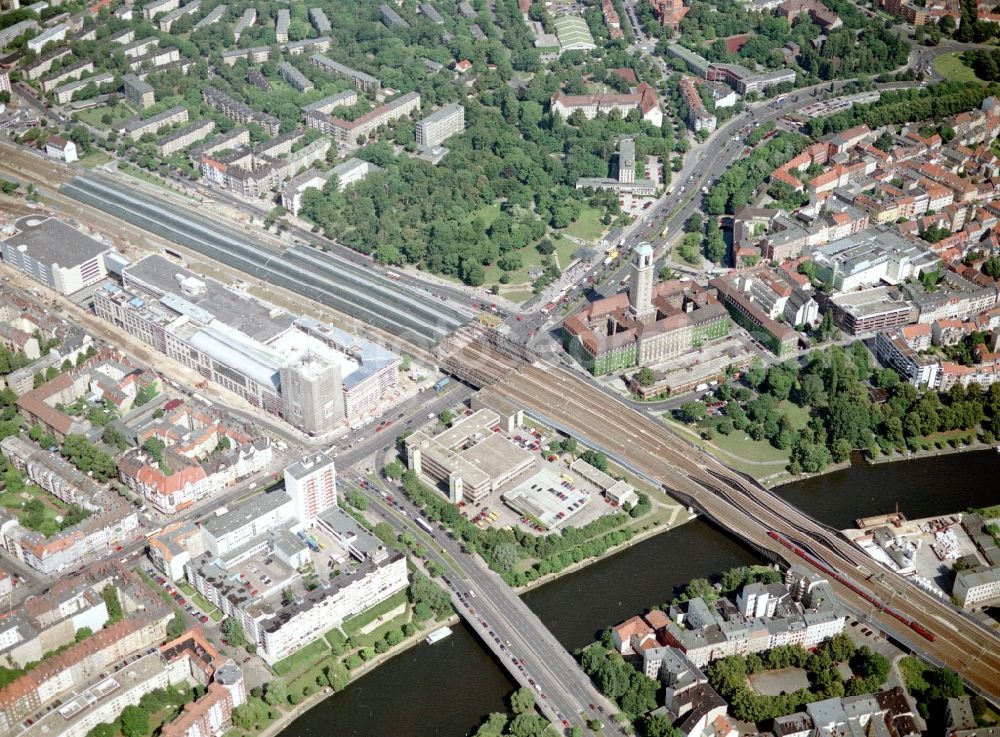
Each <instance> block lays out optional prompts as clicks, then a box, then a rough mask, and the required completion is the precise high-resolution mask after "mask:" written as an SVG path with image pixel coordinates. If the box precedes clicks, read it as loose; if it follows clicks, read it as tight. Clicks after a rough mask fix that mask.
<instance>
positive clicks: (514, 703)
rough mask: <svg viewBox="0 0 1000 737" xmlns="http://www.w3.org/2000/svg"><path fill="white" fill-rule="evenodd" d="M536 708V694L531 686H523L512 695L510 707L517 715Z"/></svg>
mask: <svg viewBox="0 0 1000 737" xmlns="http://www.w3.org/2000/svg"><path fill="white" fill-rule="evenodd" d="M534 708H535V694H534V693H533V692H532V690H531V689H530V688H527V687H524V686H522V687H521V688H519V689H517V691H515V692H514V693H513V694H511V697H510V709H511V711H513V712H514V714H515V715H518V714H528V713H530V712H531V711H532V710H533V709H534Z"/></svg>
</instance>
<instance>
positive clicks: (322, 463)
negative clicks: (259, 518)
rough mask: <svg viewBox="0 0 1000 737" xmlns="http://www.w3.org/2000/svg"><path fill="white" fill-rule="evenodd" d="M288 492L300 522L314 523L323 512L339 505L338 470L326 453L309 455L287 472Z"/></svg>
mask: <svg viewBox="0 0 1000 737" xmlns="http://www.w3.org/2000/svg"><path fill="white" fill-rule="evenodd" d="M285 492H286V493H287V494H288V495H289V496H290V497H291V498H292V502H293V503H294V505H295V516H296V517H297V518H298V519H299V521H300V522H303V523H307V524H311V523H312V522H313V521H315V519H316V517H318V516H319V514H320V513H321V512H324V511H326V510H327V509H329V508H331V507H335V506H337V471H336V468H335V466H334V462H333V458H331V457H330V456H328V455H326V454H325V453H322V452H320V453H315V454H313V455H310V456H306V457H305V458H303V459H302V460H300V461H297V462H296V463H293V464H292V465H291V466H289V467H288V468H286V469H285Z"/></svg>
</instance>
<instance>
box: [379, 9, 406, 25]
mask: <svg viewBox="0 0 1000 737" xmlns="http://www.w3.org/2000/svg"><path fill="white" fill-rule="evenodd" d="M378 11H379V14H380V15H381V16H382V22H383V23H385V25H386V27H387V28H409V27H410V24H409V23H407V22H406V21H405V20H403V18H402V17H401V16H400V15H399V13H397V12H396V11H395V10H393V9H392V7H390V6H389V5H388V4H386V3H382V4H381V5H379V6H378Z"/></svg>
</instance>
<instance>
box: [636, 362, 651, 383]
mask: <svg viewBox="0 0 1000 737" xmlns="http://www.w3.org/2000/svg"><path fill="white" fill-rule="evenodd" d="M635 379H636V381H638V382H639V384H640V386H652V384H653V382H654V381H656V374H654V373H653V370H652V369H650V368H648V367H647V366H643V367H642V368H641V369H639V370H638V371H637V372H636V375H635Z"/></svg>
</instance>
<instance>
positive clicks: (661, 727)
mask: <svg viewBox="0 0 1000 737" xmlns="http://www.w3.org/2000/svg"><path fill="white" fill-rule="evenodd" d="M642 732H643V734H645V735H646V737H680V734H681V733H680V731H678V730H677V729H676V728H675V727H674V725H673V722H671V721H670V718H669V717H667V716H665V715H663V714H654V715H652V716H650V717H646V719H645V720H644V724H643V729H642Z"/></svg>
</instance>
